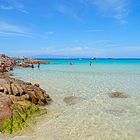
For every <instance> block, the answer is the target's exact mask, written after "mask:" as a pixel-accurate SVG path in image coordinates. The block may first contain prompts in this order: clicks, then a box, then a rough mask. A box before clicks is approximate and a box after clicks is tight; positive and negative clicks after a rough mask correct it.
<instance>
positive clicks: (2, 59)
mask: <svg viewBox="0 0 140 140" xmlns="http://www.w3.org/2000/svg"><path fill="white" fill-rule="evenodd" d="M15 65H16V62H15V60H14V59H12V58H10V57H8V56H6V55H4V54H2V55H0V72H7V71H10V70H13V67H14V66H15Z"/></svg>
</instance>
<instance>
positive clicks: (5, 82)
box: [0, 55, 52, 134]
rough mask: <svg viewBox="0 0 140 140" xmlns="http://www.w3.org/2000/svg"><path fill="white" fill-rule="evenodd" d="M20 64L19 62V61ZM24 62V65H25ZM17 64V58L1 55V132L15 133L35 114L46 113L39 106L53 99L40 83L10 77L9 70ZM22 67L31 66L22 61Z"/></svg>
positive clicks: (26, 124)
mask: <svg viewBox="0 0 140 140" xmlns="http://www.w3.org/2000/svg"><path fill="white" fill-rule="evenodd" d="M18 64H19V63H18ZM23 64H24V65H23ZM15 65H16V63H15V60H14V59H12V58H10V57H7V56H5V55H1V56H0V132H2V133H10V134H11V133H13V132H17V131H18V130H19V129H20V130H21V129H23V128H24V127H25V126H29V124H28V123H27V122H29V121H27V120H29V119H30V118H31V116H33V115H34V114H42V113H44V111H45V113H46V109H45V110H42V109H40V108H39V106H44V105H46V104H49V103H50V102H51V101H52V99H51V98H50V96H49V95H48V94H47V93H46V91H44V90H43V89H41V88H40V85H39V84H35V85H32V84H31V83H29V82H24V81H22V80H17V79H14V78H11V77H10V73H9V72H8V71H9V70H12V69H13V67H14V66H15ZM21 66H22V67H29V66H31V65H30V64H28V63H22V65H21Z"/></svg>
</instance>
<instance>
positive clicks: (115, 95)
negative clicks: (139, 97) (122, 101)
mask: <svg viewBox="0 0 140 140" xmlns="http://www.w3.org/2000/svg"><path fill="white" fill-rule="evenodd" d="M110 97H111V98H128V95H126V94H125V93H123V92H113V93H111V95H110Z"/></svg>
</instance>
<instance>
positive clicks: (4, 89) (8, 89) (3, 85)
mask: <svg viewBox="0 0 140 140" xmlns="http://www.w3.org/2000/svg"><path fill="white" fill-rule="evenodd" d="M0 94H1V95H8V96H9V97H10V98H11V100H12V101H24V100H28V101H31V102H32V103H34V104H36V105H37V104H39V105H45V104H48V103H49V101H51V98H50V97H49V95H48V94H46V91H44V90H43V89H41V88H40V87H39V85H38V84H35V85H32V84H31V83H26V82H23V81H21V80H16V79H14V78H10V77H3V78H0Z"/></svg>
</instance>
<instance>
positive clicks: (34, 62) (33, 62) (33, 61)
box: [26, 59, 50, 64]
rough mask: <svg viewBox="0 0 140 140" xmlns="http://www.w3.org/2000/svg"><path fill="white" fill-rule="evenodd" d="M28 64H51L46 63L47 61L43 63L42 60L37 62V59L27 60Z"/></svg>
mask: <svg viewBox="0 0 140 140" xmlns="http://www.w3.org/2000/svg"><path fill="white" fill-rule="evenodd" d="M26 63H28V64H38V63H40V64H50V62H45V61H41V60H36V59H27V60H26Z"/></svg>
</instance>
